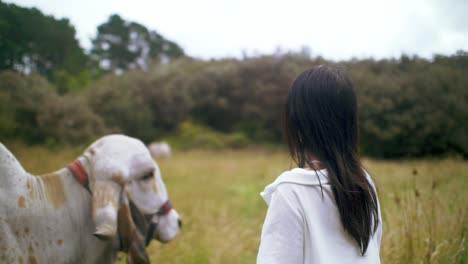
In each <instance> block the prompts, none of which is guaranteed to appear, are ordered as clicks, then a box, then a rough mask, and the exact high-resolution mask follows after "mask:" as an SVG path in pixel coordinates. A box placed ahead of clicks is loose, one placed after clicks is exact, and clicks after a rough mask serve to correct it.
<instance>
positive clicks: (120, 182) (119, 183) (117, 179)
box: [112, 175, 126, 186]
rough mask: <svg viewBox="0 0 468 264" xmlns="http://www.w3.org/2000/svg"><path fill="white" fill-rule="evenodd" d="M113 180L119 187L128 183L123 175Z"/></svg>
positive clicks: (113, 177) (115, 176) (116, 176)
mask: <svg viewBox="0 0 468 264" xmlns="http://www.w3.org/2000/svg"><path fill="white" fill-rule="evenodd" d="M112 180H113V181H114V182H115V183H117V184H118V185H120V186H124V185H125V183H126V181H125V179H124V177H122V175H114V176H112Z"/></svg>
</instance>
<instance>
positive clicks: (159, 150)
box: [148, 142, 171, 160]
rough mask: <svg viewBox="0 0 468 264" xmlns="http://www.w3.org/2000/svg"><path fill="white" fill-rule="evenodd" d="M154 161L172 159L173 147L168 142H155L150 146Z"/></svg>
mask: <svg viewBox="0 0 468 264" xmlns="http://www.w3.org/2000/svg"><path fill="white" fill-rule="evenodd" d="M148 149H149V151H150V153H151V156H153V158H154V159H156V160H157V159H167V158H170V157H171V147H170V146H169V144H167V143H166V142H159V143H158V142H154V143H151V144H150V145H149V146H148Z"/></svg>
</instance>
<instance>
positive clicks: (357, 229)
mask: <svg viewBox="0 0 468 264" xmlns="http://www.w3.org/2000/svg"><path fill="white" fill-rule="evenodd" d="M283 121H284V122H283V126H284V134H285V137H286V140H287V142H288V145H289V151H290V154H291V157H292V158H293V159H294V161H295V162H296V163H297V165H298V166H299V167H301V168H304V167H311V168H315V167H316V166H317V165H316V164H315V165H314V164H312V161H311V160H310V158H311V157H314V158H315V159H318V160H319V161H320V164H321V165H322V166H323V167H325V168H326V170H327V175H328V181H329V183H330V185H331V188H332V191H333V194H334V197H335V201H336V205H337V207H338V211H339V213H340V218H341V223H342V224H343V227H344V229H345V230H346V231H347V232H348V233H349V234H350V235H351V237H352V238H353V239H354V240H356V242H357V243H358V245H359V248H360V251H361V254H362V255H364V254H365V253H366V250H367V246H368V245H369V240H370V238H371V236H372V235H373V234H374V233H375V231H376V230H377V226H378V224H379V217H378V215H379V213H378V210H379V209H378V201H377V195H376V193H375V190H374V188H373V186H372V185H371V183H370V182H369V181H368V179H367V177H366V174H365V172H364V170H363V168H362V164H361V162H360V160H359V153H358V144H359V126H358V105H357V98H356V93H355V90H354V86H353V84H352V82H351V80H350V79H349V78H348V77H347V76H346V75H345V74H344V73H343V72H342V71H340V70H338V69H336V68H333V67H329V66H323V65H322V66H317V67H314V68H312V69H310V70H307V71H305V72H303V73H302V74H300V75H299V76H298V77H297V79H296V80H295V81H294V82H293V84H292V87H291V89H290V90H289V93H288V96H287V100H286V105H285V111H284V120H283Z"/></svg>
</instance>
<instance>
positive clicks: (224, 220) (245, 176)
mask: <svg viewBox="0 0 468 264" xmlns="http://www.w3.org/2000/svg"><path fill="white" fill-rule="evenodd" d="M7 147H13V148H12V151H13V152H14V154H15V155H16V156H17V158H18V159H19V160H20V162H22V164H23V165H24V166H25V168H26V169H28V170H29V171H30V172H33V173H44V172H49V171H52V170H55V169H57V168H59V167H61V166H64V165H65V164H67V163H68V162H69V161H71V160H73V159H74V158H75V157H76V156H77V155H79V154H80V153H81V151H82V149H80V150H78V149H70V148H66V149H61V150H56V151H49V150H47V149H44V148H42V147H26V146H24V145H18V144H13V146H8V144H7ZM159 164H160V166H161V170H162V173H163V177H164V181H165V183H166V185H167V188H168V190H169V194H170V198H171V200H172V202H173V204H174V206H175V207H176V208H177V210H178V211H179V212H180V213H181V215H182V217H183V221H184V228H183V230H182V232H181V234H180V235H179V237H178V238H177V239H176V240H175V241H173V242H171V243H169V244H160V243H158V242H155V241H154V242H152V243H151V245H150V247H149V249H148V250H149V252H150V255H151V260H152V261H153V262H154V263H223V264H224V263H227V264H229V263H255V258H256V254H257V249H258V244H259V238H260V232H261V227H262V223H263V219H264V216H265V213H266V209H267V208H266V205H265V203H264V202H263V200H262V199H261V197H260V196H259V192H260V191H261V190H262V189H263V187H264V186H265V185H267V184H268V183H270V182H271V181H273V180H274V179H275V178H276V177H277V176H278V175H279V174H280V173H281V172H282V171H284V170H286V169H289V168H291V166H292V162H291V161H290V159H289V158H288V156H287V154H286V153H285V151H281V150H278V149H276V150H267V149H249V150H237V151H230V150H223V151H205V150H194V151H185V152H177V151H176V152H175V153H174V155H173V158H172V159H170V160H162V161H160V162H159ZM364 164H365V166H366V167H367V169H368V170H369V171H370V172H371V174H372V175H373V176H374V178H375V180H376V183H377V185H378V188H379V198H380V202H381V207H382V215H383V222H384V236H383V245H382V251H381V258H382V263H405V264H406V263H467V261H468V253H467V250H466V247H467V245H468V243H467V239H466V236H467V231H468V230H467V227H468V224H467V212H468V207H467V195H468V194H467V192H466V190H467V189H468V188H467V187H468V163H467V162H466V161H457V160H424V161H398V162H396V161H376V160H367V159H366V160H364Z"/></svg>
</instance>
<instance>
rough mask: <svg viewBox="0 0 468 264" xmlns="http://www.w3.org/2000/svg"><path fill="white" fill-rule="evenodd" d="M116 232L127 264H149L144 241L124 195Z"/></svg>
mask: <svg viewBox="0 0 468 264" xmlns="http://www.w3.org/2000/svg"><path fill="white" fill-rule="evenodd" d="M118 232H119V239H120V243H121V246H122V248H123V250H124V251H126V253H127V263H150V261H149V257H148V253H147V252H146V245H145V239H144V237H143V236H142V235H141V234H140V232H139V231H138V229H137V228H136V226H135V223H134V222H133V218H132V213H131V211H130V205H129V202H128V199H127V197H126V195H122V204H121V206H120V208H119V212H118Z"/></svg>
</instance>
